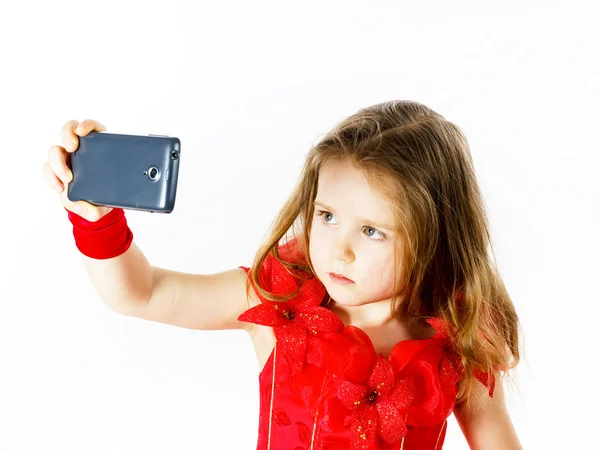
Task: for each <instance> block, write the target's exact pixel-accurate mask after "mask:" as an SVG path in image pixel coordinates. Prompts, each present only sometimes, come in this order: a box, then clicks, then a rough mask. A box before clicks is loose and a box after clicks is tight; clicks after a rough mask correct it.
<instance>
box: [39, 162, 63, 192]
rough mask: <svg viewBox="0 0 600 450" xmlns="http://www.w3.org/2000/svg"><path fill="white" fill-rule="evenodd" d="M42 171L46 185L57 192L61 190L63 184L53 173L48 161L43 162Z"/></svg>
mask: <svg viewBox="0 0 600 450" xmlns="http://www.w3.org/2000/svg"><path fill="white" fill-rule="evenodd" d="M42 172H43V174H44V179H45V180H46V183H48V186H50V187H51V188H52V189H54V190H55V191H56V192H58V193H59V194H60V193H61V192H62V191H63V189H64V186H63V183H62V181H61V180H59V179H58V177H57V176H56V175H55V174H54V171H53V170H52V169H51V168H50V163H49V162H46V163H44V167H43V168H42Z"/></svg>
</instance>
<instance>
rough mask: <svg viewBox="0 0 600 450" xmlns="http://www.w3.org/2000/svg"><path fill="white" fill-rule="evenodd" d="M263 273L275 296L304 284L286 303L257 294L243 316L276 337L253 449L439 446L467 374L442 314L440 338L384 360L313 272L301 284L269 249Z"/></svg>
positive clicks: (408, 343) (437, 323)
mask: <svg viewBox="0 0 600 450" xmlns="http://www.w3.org/2000/svg"><path fill="white" fill-rule="evenodd" d="M280 255H283V253H282V252H281V250H280ZM242 268H243V269H245V270H246V272H248V271H249V269H248V268H247V267H242ZM259 280H260V281H261V285H262V286H263V288H264V289H265V290H267V291H270V292H273V293H275V294H289V293H292V292H293V291H294V290H296V289H297V287H298V286H301V289H300V293H299V294H298V295H297V296H296V297H295V298H293V299H292V300H289V301H287V302H272V301H269V300H266V299H264V298H262V297H260V300H261V303H260V304H259V305H257V306H255V307H253V308H250V309H249V310H247V311H246V312H244V313H243V314H242V315H240V317H239V320H241V321H245V322H253V323H256V324H260V325H266V326H271V327H273V329H274V333H275V336H276V338H277V343H276V345H275V348H274V349H273V351H272V353H271V355H270V357H269V359H268V361H267V362H266V364H265V366H264V368H263V370H262V372H261V373H260V375H259V381H260V418H259V433H258V445H257V450H271V449H273V450H334V449H335V450H338V449H340V450H341V449H344V450H347V449H350V450H357V449H368V450H389V449H402V450H438V449H441V448H442V444H443V442H444V438H445V434H446V425H447V418H448V416H449V415H450V414H451V413H452V411H453V409H454V404H455V400H456V395H457V389H458V386H457V383H458V381H459V380H460V378H461V376H462V366H461V363H460V359H459V358H458V355H457V354H456V353H455V352H454V351H453V350H452V348H451V345H450V340H449V334H448V330H447V328H446V327H445V323H444V322H443V321H442V320H440V319H430V320H428V322H429V324H430V325H431V326H433V327H434V328H435V329H436V330H437V333H436V334H435V335H434V336H432V337H431V338H428V339H421V340H404V341H400V342H398V343H397V344H396V346H395V347H394V348H393V349H392V350H391V352H390V356H389V358H385V357H383V356H382V355H377V354H376V352H375V350H374V348H373V344H372V342H371V340H370V339H369V337H368V336H367V335H366V333H364V332H363V331H362V330H361V329H360V328H358V327H355V326H351V325H350V326H344V324H343V323H342V321H341V320H340V319H339V318H338V317H337V316H336V315H335V313H333V312H332V311H330V310H329V309H327V308H325V307H322V306H320V303H321V301H322V299H323V297H324V295H325V293H326V290H325V287H324V286H323V285H322V284H321V282H320V281H319V280H318V279H317V278H316V277H314V278H312V279H309V280H307V281H305V282H304V283H300V282H299V281H298V279H297V278H295V277H293V276H292V275H291V274H290V273H289V272H288V271H287V270H286V269H285V267H284V266H283V265H282V264H281V263H280V262H279V261H278V260H277V259H276V258H274V257H273V256H271V255H269V256H268V257H267V259H266V260H265V262H264V263H263V266H262V267H261V270H260V273H259ZM477 375H478V376H477V378H478V379H479V380H480V381H481V382H482V383H484V384H486V385H487V377H486V375H485V374H483V373H478V374H477ZM493 389H494V386H493V380H492V383H491V387H490V390H489V395H490V396H492V395H493Z"/></svg>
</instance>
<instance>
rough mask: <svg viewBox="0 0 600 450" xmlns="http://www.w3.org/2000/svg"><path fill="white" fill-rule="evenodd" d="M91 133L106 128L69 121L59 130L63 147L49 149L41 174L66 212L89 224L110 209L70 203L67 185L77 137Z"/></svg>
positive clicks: (70, 175)
mask: <svg viewBox="0 0 600 450" xmlns="http://www.w3.org/2000/svg"><path fill="white" fill-rule="evenodd" d="M91 131H106V128H105V127H104V125H102V124H100V123H98V122H96V121H94V120H84V121H83V122H81V123H79V122H77V121H76V120H69V121H68V122H67V123H66V124H65V125H64V126H63V127H62V130H61V136H62V141H63V145H64V147H61V146H59V145H53V146H52V147H50V149H49V150H48V161H46V162H45V163H44V167H43V173H44V179H45V180H46V182H47V183H48V185H49V186H50V187H51V188H53V189H54V190H56V192H58V193H59V194H60V200H61V202H62V204H63V206H64V207H65V208H66V209H67V210H69V211H71V212H74V213H75V214H77V215H79V216H81V217H83V218H84V219H86V220H89V221H90V222H96V221H97V220H99V219H100V218H101V217H103V216H105V215H106V214H108V213H109V212H111V211H112V208H109V207H106V206H96V205H92V204H91V203H88V202H85V201H83V200H80V201H77V202H72V201H71V200H69V198H68V197H67V192H68V187H69V183H70V182H71V181H72V180H73V172H72V171H71V168H70V167H69V162H70V159H71V153H73V152H74V151H75V150H77V148H78V147H79V136H85V135H87V134H88V133H90V132H91Z"/></svg>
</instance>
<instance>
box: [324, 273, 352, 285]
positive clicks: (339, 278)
mask: <svg viewBox="0 0 600 450" xmlns="http://www.w3.org/2000/svg"><path fill="white" fill-rule="evenodd" d="M329 276H330V277H331V279H333V280H334V281H337V282H339V283H354V281H352V280H351V279H350V278H346V277H345V276H343V275H340V274H339V273H335V272H330V273H329Z"/></svg>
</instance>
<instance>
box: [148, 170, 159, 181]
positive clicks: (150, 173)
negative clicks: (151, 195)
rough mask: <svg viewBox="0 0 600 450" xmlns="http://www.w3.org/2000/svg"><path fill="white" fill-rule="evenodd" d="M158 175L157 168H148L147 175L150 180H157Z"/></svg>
mask: <svg viewBox="0 0 600 450" xmlns="http://www.w3.org/2000/svg"><path fill="white" fill-rule="evenodd" d="M159 176H160V171H159V170H158V168H156V167H151V168H150V169H149V170H148V177H149V178H150V179H151V180H152V181H156V180H158V178H159Z"/></svg>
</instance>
